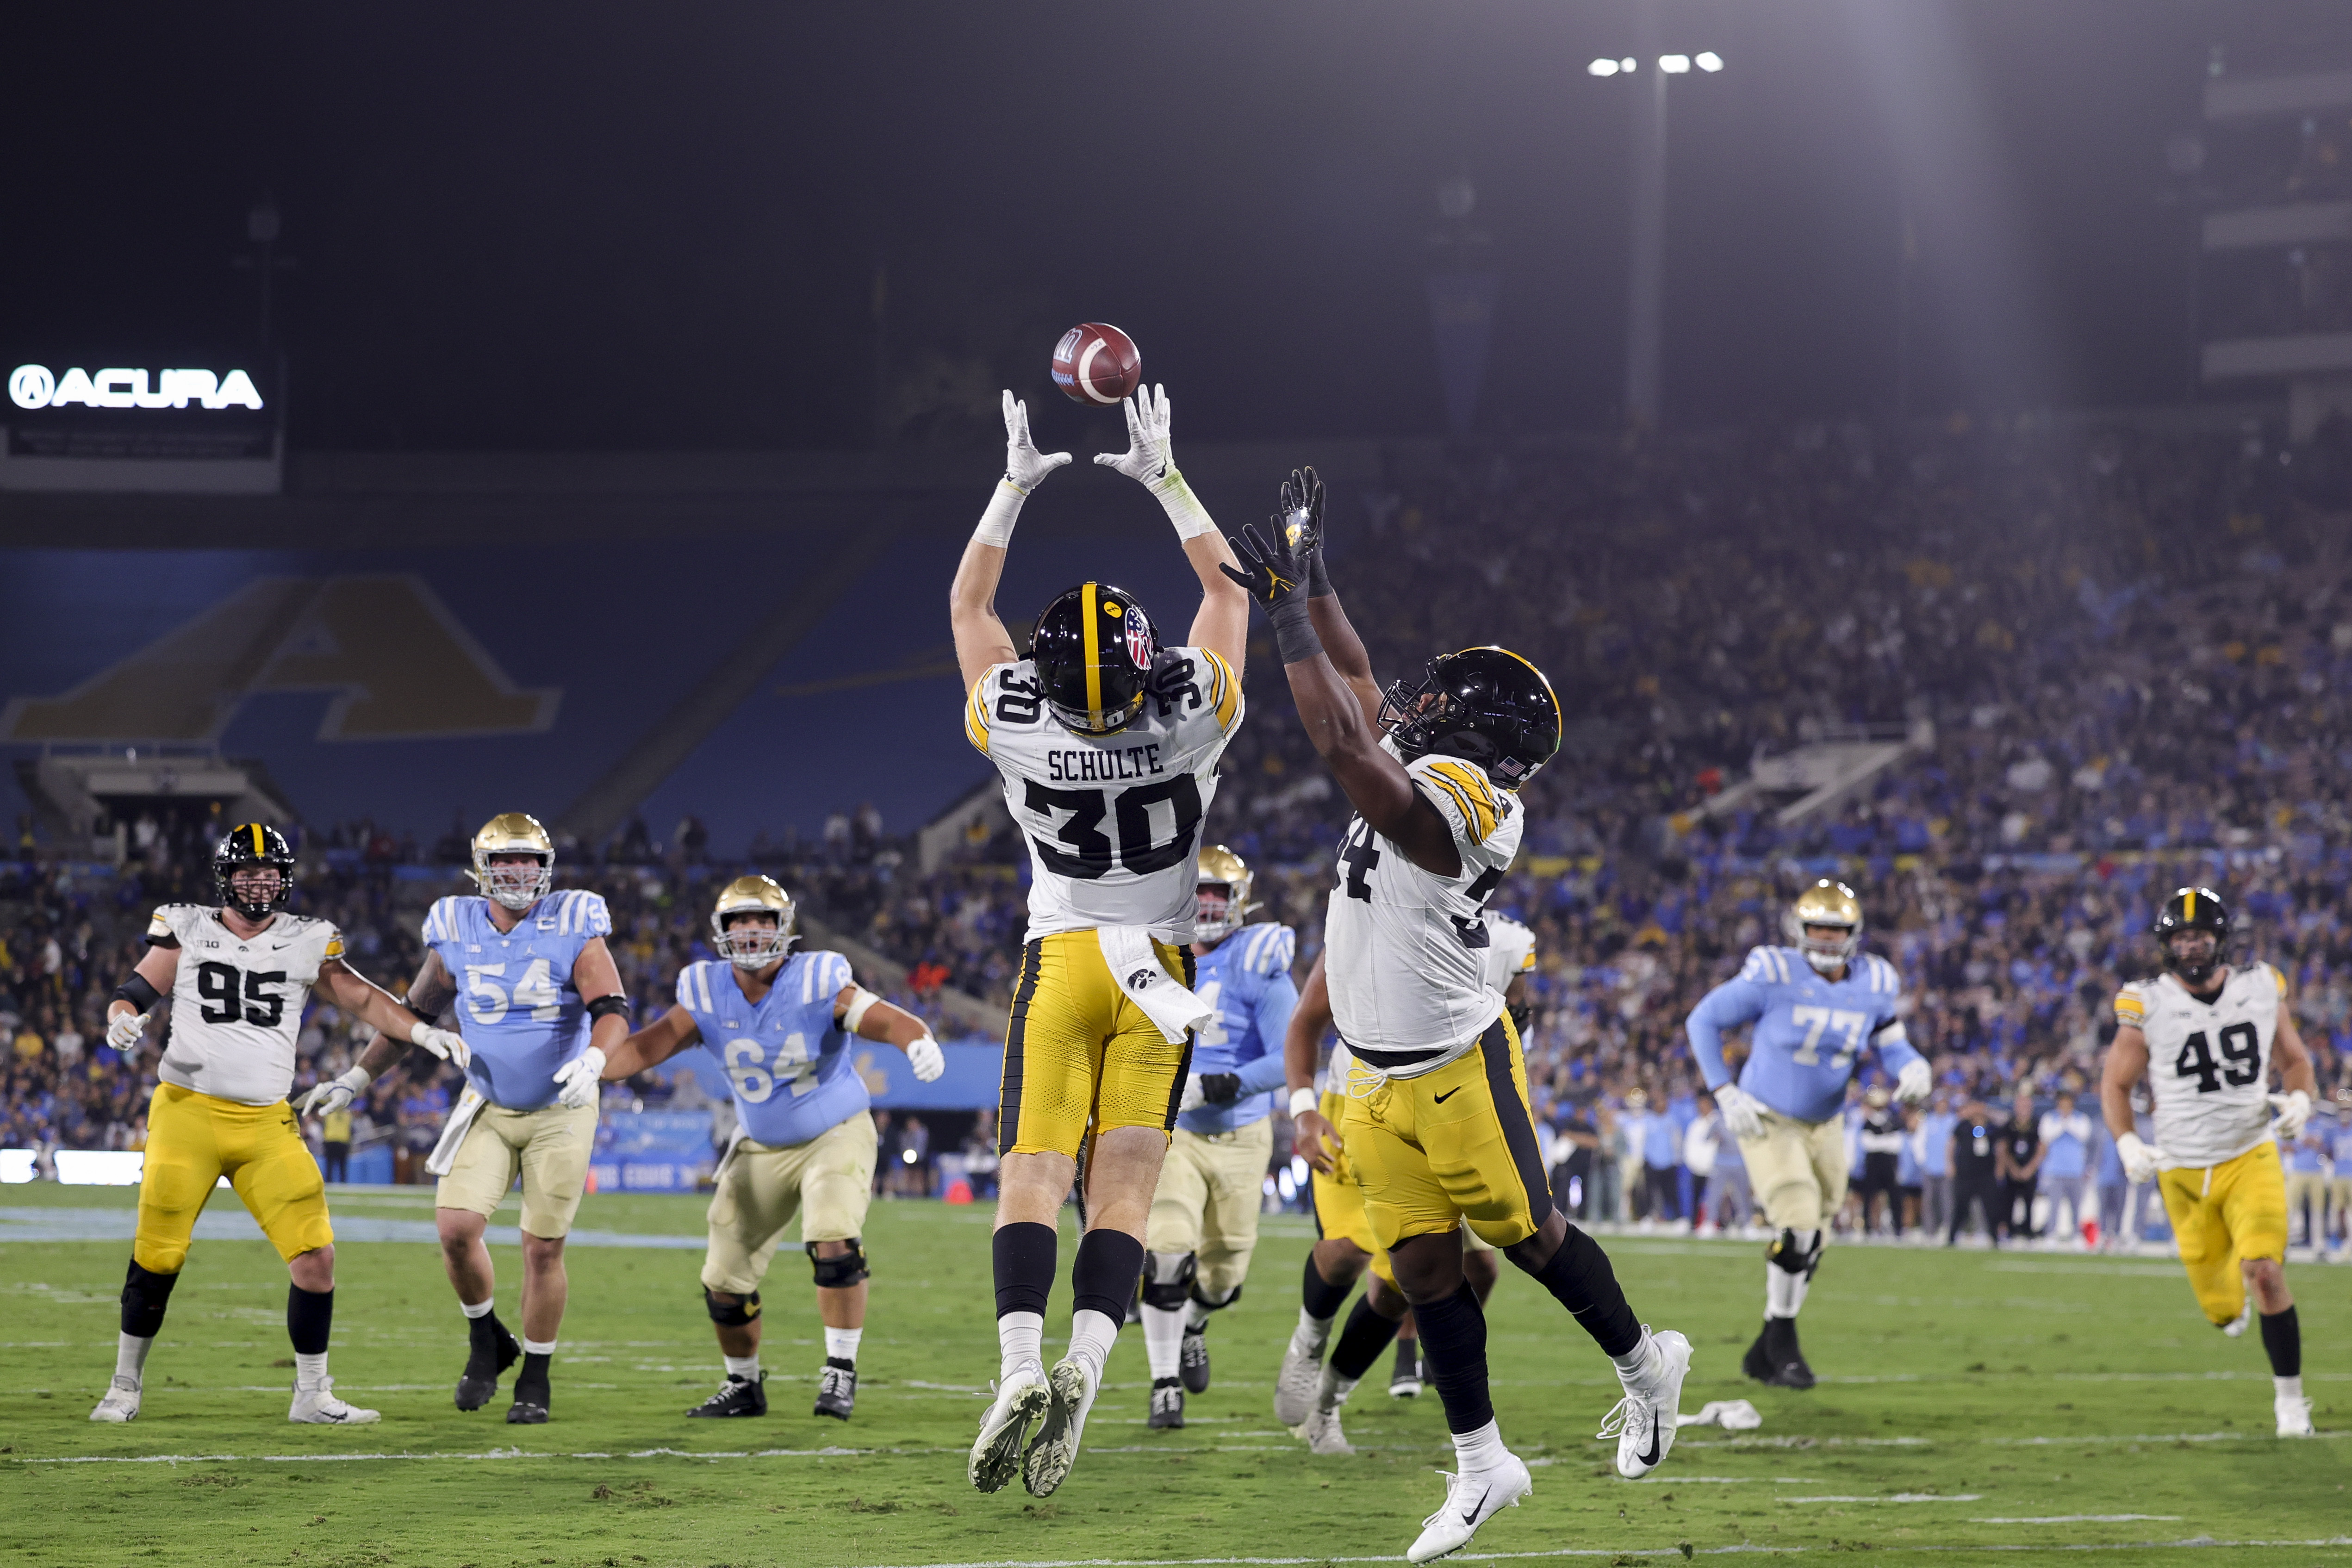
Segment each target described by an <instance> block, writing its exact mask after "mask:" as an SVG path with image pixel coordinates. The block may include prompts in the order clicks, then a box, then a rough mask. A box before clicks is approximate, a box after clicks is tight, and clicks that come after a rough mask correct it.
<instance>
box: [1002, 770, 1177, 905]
mask: <svg viewBox="0 0 2352 1568" xmlns="http://www.w3.org/2000/svg"><path fill="white" fill-rule="evenodd" d="M1025 783H1026V785H1027V787H1026V788H1025V790H1024V792H1023V794H1022V797H1021V804H1022V805H1024V806H1026V807H1027V808H1028V809H1029V810H1030V811H1032V812H1034V813H1035V814H1036V815H1037V816H1041V817H1043V818H1045V820H1046V821H1047V822H1051V821H1053V820H1054V814H1055V812H1056V811H1066V812H1068V813H1069V814H1070V815H1069V817H1068V818H1067V819H1066V821H1064V822H1063V823H1062V825H1061V826H1058V827H1056V828H1055V830H1054V837H1052V838H1050V839H1048V838H1042V837H1041V838H1038V839H1036V840H1035V841H1034V842H1035V843H1036V846H1037V858H1039V859H1040V860H1043V861H1044V862H1045V866H1046V868H1047V869H1049V870H1054V871H1058V872H1060V873H1061V874H1062V875H1063V876H1065V877H1075V878H1076V879H1078V880H1080V881H1082V882H1091V881H1093V880H1095V879H1097V878H1099V877H1107V876H1108V875H1110V872H1111V869H1112V868H1113V867H1117V866H1124V867H1126V868H1128V869H1129V871H1132V872H1134V873H1135V874H1136V875H1138V876H1141V875H1143V874H1145V873H1147V872H1151V871H1165V870H1166V869H1168V868H1169V867H1171V866H1177V865H1181V864H1182V863H1183V860H1184V858H1185V857H1186V856H1188V855H1190V854H1192V836H1193V835H1194V834H1195V833H1198V832H1199V831H1200V830H1201V786H1200V784H1198V783H1197V782H1196V781H1195V780H1194V779H1193V777H1192V774H1191V773H1178V774H1177V775H1176V776H1175V777H1174V778H1172V779H1163V780H1161V781H1160V783H1158V784H1138V785H1136V786H1135V787H1134V788H1133V789H1123V790H1119V791H1117V792H1116V793H1114V792H1113V791H1110V790H1103V789H1049V788H1047V787H1046V786H1045V785H1044V784H1039V783H1038V782H1037V781H1036V780H1035V779H1029V780H1027V781H1025ZM1155 805H1164V806H1167V807H1169V808H1170V810H1171V813H1172V815H1173V816H1174V819H1175V820H1174V826H1173V829H1172V831H1171V833H1170V835H1169V837H1168V841H1167V842H1166V843H1164V844H1160V843H1154V842H1153V837H1154V835H1153V829H1152V825H1151V808H1152V807H1153V806H1155ZM1106 816H1108V817H1110V818H1111V819H1112V820H1113V821H1114V822H1115V823H1116V824H1117V825H1118V844H1117V845H1113V844H1112V843H1111V841H1110V835H1108V834H1107V833H1105V832H1104V831H1103V830H1102V822H1103V818H1104V817H1106Z"/></svg>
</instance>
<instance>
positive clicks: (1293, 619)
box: [1266, 594, 1323, 664]
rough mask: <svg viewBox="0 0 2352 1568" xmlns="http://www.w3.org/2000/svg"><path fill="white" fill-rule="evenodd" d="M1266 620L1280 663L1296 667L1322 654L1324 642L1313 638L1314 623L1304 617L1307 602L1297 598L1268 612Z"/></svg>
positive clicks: (1307, 616) (1288, 599) (1292, 596)
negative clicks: (1271, 629) (1269, 626)
mask: <svg viewBox="0 0 2352 1568" xmlns="http://www.w3.org/2000/svg"><path fill="white" fill-rule="evenodd" d="M1266 619H1268V620H1270V621H1272V622H1273V623H1274V646H1275V648H1276V651H1278V652H1279V653H1280V654H1281V655H1282V662H1283V663H1285V664H1297V663H1300V662H1301V661H1303V660H1306V659H1310V658H1314V657H1315V656H1316V655H1317V654H1318V653H1321V652H1322V651H1323V639H1322V638H1321V637H1317V636H1316V635H1315V620H1314V617H1313V616H1310V615H1308V614H1307V601H1306V600H1305V599H1304V598H1301V597H1300V596H1298V595H1296V594H1294V595H1291V596H1290V597H1288V598H1286V599H1285V600H1283V601H1282V602H1281V603H1280V604H1278V605H1275V606H1274V607H1273V608H1272V609H1270V610H1268V611H1267V612H1266Z"/></svg>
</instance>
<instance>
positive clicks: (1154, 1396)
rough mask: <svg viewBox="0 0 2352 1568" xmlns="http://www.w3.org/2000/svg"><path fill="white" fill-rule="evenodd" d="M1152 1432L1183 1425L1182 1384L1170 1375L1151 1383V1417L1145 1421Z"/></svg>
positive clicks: (1168, 1429)
mask: <svg viewBox="0 0 2352 1568" xmlns="http://www.w3.org/2000/svg"><path fill="white" fill-rule="evenodd" d="M1145 1425H1146V1426H1150V1428H1151V1430H1153V1431H1154V1432H1172V1431H1175V1430H1177V1429H1178V1428H1180V1427H1181V1426H1183V1425H1184V1385H1183V1384H1181V1383H1180V1382H1179V1381H1177V1380H1176V1379H1175V1378H1172V1377H1162V1378H1158V1379H1156V1380H1154V1381H1153V1383H1152V1384H1151V1419H1150V1421H1148V1422H1146V1423H1145Z"/></svg>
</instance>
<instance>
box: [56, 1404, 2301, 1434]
mask: <svg viewBox="0 0 2352 1568" xmlns="http://www.w3.org/2000/svg"><path fill="white" fill-rule="evenodd" d="M100 1408H101V1409H103V1408H104V1406H100ZM2277 1411H2278V1435H2279V1436H2282V1437H2308V1436H2311V1401H2310V1400H2308V1399H2305V1398H2304V1397H2303V1396H2302V1395H2301V1394H2280V1395H2279V1396H2278V1401H2277Z"/></svg>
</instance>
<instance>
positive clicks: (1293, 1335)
mask: <svg viewBox="0 0 2352 1568" xmlns="http://www.w3.org/2000/svg"><path fill="white" fill-rule="evenodd" d="M1337 1321H1339V1320H1338V1318H1337V1317H1330V1318H1318V1317H1317V1316H1316V1315H1315V1314H1314V1313H1312V1312H1310V1311H1308V1310H1307V1309H1306V1308H1304V1307H1301V1308H1299V1309H1298V1326H1297V1328H1295V1329H1293V1330H1291V1331H1290V1342H1291V1343H1292V1344H1294V1345H1297V1347H1298V1351H1299V1353H1300V1354H1302V1355H1305V1356H1308V1357H1311V1358H1313V1359H1314V1360H1316V1361H1321V1360H1322V1359H1323V1347H1324V1346H1325V1345H1327V1344H1328V1343H1330V1342H1331V1325H1332V1324H1333V1323H1335V1322H1337Z"/></svg>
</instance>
